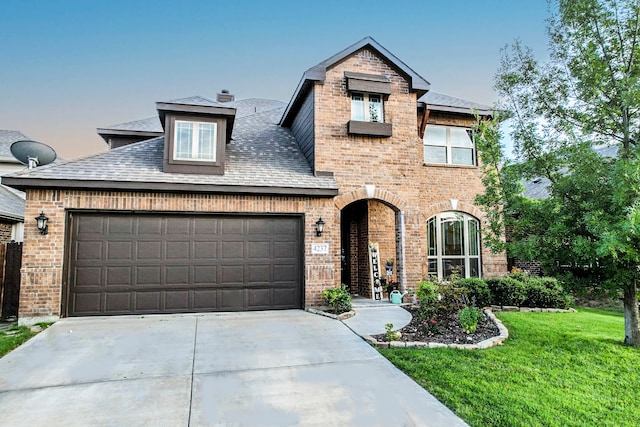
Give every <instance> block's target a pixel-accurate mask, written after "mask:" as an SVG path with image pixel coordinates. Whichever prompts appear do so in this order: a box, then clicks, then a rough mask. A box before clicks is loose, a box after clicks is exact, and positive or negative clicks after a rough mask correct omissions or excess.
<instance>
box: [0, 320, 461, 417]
mask: <svg viewBox="0 0 640 427" xmlns="http://www.w3.org/2000/svg"><path fill="white" fill-rule="evenodd" d="M0 414H2V415H0V424H1V425H2V426H39V425H47V426H86V425H99V426H124V425H126V426H207V425H216V426H231V425H232V426H319V425H322V426H463V425H466V424H464V423H463V422H462V421H461V420H460V419H459V418H458V417H457V416H456V415H454V414H453V413H452V412H451V411H449V410H448V409H447V408H446V407H445V406H443V405H442V404H441V403H440V402H438V401H437V400H436V399H435V398H433V397H432V396H431V395H430V394H429V393H427V392H426V391H424V390H423V389H422V388H421V387H420V386H418V385H417V384H416V383H415V382H414V381H412V380H411V379H410V378H409V377H407V376H406V375H404V374H403V373H402V372H400V371H399V370H398V369H396V368H395V367H394V366H393V365H391V363H389V362H388V361H387V360H386V359H384V358H383V357H382V356H381V355H380V354H379V353H378V352H377V351H376V350H375V349H374V348H372V347H371V346H369V345H368V344H366V343H365V342H364V341H363V340H362V339H360V338H359V337H358V336H356V335H355V334H354V333H352V332H351V331H350V330H349V329H348V328H347V327H345V325H343V324H342V323H341V322H339V321H335V320H333V319H329V318H326V317H323V316H318V315H314V314H310V313H306V312H304V311H300V310H287V311H271V312H253V313H225V314H207V315H168V316H122V317H109V318H105V317H97V318H81V319H80V318H76V319H63V320H60V321H58V322H57V323H55V324H54V325H53V326H52V327H50V328H49V329H47V330H45V331H44V332H42V333H40V334H39V335H38V336H36V337H35V338H33V339H32V340H30V341H28V342H27V343H26V344H24V345H23V346H21V347H19V348H18V349H16V350H15V351H13V352H11V353H9V354H8V355H6V356H5V357H3V358H1V359H0Z"/></svg>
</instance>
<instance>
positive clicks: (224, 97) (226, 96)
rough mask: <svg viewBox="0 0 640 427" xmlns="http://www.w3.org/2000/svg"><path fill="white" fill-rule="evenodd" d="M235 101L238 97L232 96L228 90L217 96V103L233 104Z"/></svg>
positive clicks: (223, 90)
mask: <svg viewBox="0 0 640 427" xmlns="http://www.w3.org/2000/svg"><path fill="white" fill-rule="evenodd" d="M235 99H236V97H235V96H234V95H231V94H230V93H229V91H228V90H227V89H222V90H221V91H220V93H219V94H217V95H216V101H218V102H231V101H234V100H235Z"/></svg>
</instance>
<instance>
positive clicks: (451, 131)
mask: <svg viewBox="0 0 640 427" xmlns="http://www.w3.org/2000/svg"><path fill="white" fill-rule="evenodd" d="M424 162H425V163H442V164H449V165H471V166H473V165H475V164H476V158H475V145H474V143H473V139H472V138H471V130H470V129H467V128H460V127H450V126H437V125H427V128H426V130H425V132H424Z"/></svg>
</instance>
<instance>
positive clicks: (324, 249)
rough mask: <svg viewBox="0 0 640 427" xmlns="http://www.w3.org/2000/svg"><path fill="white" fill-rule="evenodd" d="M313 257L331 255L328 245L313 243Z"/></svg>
mask: <svg viewBox="0 0 640 427" xmlns="http://www.w3.org/2000/svg"><path fill="white" fill-rule="evenodd" d="M311 255H329V244H328V243H312V244H311Z"/></svg>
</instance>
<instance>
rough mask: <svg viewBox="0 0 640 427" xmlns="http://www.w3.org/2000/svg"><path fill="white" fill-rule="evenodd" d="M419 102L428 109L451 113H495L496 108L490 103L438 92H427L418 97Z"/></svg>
mask: <svg viewBox="0 0 640 427" xmlns="http://www.w3.org/2000/svg"><path fill="white" fill-rule="evenodd" d="M418 103H422V104H424V106H425V108H426V109H428V110H437V111H447V112H451V113H465V114H474V113H477V114H480V115H481V116H487V115H493V111H494V109H493V108H492V107H489V106H488V105H483V104H478V103H477V102H471V101H466V100H464V99H460V98H454V97H453V96H449V95H443V94H441V93H437V92H427V93H426V94H424V95H423V96H421V97H420V98H419V99H418Z"/></svg>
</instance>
